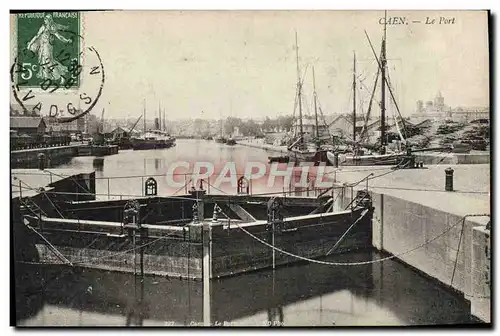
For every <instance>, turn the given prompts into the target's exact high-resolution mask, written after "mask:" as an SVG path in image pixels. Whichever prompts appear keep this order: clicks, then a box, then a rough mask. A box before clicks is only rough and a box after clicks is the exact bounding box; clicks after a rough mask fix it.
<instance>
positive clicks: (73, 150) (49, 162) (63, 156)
mask: <svg viewBox="0 0 500 336" xmlns="http://www.w3.org/2000/svg"><path fill="white" fill-rule="evenodd" d="M113 154H118V146H113V145H106V146H95V145H89V144H73V145H69V146H57V147H44V148H30V149H21V150H15V151H11V152H10V164H11V166H12V167H13V168H35V167H39V163H40V158H39V156H40V155H44V166H45V167H52V166H55V165H58V164H61V163H64V162H67V161H69V160H71V159H72V158H74V157H77V156H107V155H113Z"/></svg>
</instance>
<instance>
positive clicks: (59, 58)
mask: <svg viewBox="0 0 500 336" xmlns="http://www.w3.org/2000/svg"><path fill="white" fill-rule="evenodd" d="M16 20H17V27H16V29H17V31H16V33H17V41H16V42H17V58H18V65H19V68H20V69H19V71H18V72H17V78H16V80H17V84H18V85H19V87H21V88H39V87H41V86H43V85H44V82H45V85H47V84H48V83H49V82H50V83H52V82H54V83H59V84H60V85H64V86H65V87H66V88H68V89H69V88H77V87H79V85H80V73H79V72H78V71H71V68H72V67H73V68H74V67H76V66H78V65H79V64H80V63H81V62H80V49H81V46H80V44H81V43H80V42H81V39H79V38H77V36H78V35H79V34H80V13H79V12H38V13H18V14H17V15H16Z"/></svg>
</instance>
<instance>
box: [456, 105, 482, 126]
mask: <svg viewBox="0 0 500 336" xmlns="http://www.w3.org/2000/svg"><path fill="white" fill-rule="evenodd" d="M451 119H452V120H453V121H456V122H466V123H467V122H473V121H477V120H488V121H489V120H490V109H489V108H487V107H456V108H454V109H452V110H451Z"/></svg>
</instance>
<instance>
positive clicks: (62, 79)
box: [10, 12, 105, 123]
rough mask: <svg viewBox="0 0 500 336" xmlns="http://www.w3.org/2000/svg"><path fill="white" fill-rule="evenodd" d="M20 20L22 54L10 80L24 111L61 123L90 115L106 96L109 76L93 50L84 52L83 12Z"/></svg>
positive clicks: (19, 52) (31, 15) (28, 15)
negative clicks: (103, 92) (103, 96)
mask: <svg viewBox="0 0 500 336" xmlns="http://www.w3.org/2000/svg"><path fill="white" fill-rule="evenodd" d="M16 16H17V17H16V22H17V27H16V29H17V30H16V33H17V35H16V38H17V41H16V43H17V52H16V55H15V58H14V62H13V64H12V67H11V69H10V77H11V86H12V93H13V97H14V99H15V101H16V102H17V103H18V104H19V106H20V107H21V109H22V112H23V113H24V114H26V115H42V111H43V114H44V115H47V116H49V117H59V122H60V123H64V122H71V121H73V120H76V119H78V118H81V117H83V116H84V115H86V114H87V113H89V112H90V111H91V110H92V108H93V107H94V106H95V105H96V104H97V102H98V101H99V98H100V97H101V95H102V91H103V88H104V81H105V74H104V66H103V64H102V60H101V57H100V55H99V53H98V51H97V50H96V49H95V48H93V47H92V46H90V47H86V48H82V45H83V41H84V40H83V37H82V35H81V34H80V13H79V12H52V13H47V12H43V13H21V14H16ZM82 60H85V64H84V66H83V65H82ZM83 84H84V85H83ZM63 117H66V118H63Z"/></svg>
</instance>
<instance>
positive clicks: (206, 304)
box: [202, 221, 212, 327]
mask: <svg viewBox="0 0 500 336" xmlns="http://www.w3.org/2000/svg"><path fill="white" fill-rule="evenodd" d="M211 235H212V230H211V225H210V222H208V221H203V238H202V241H203V270H202V274H203V325H204V326H205V327H210V326H211V321H210V299H211V298H210V289H211V288H210V264H211V263H212V261H211V255H210V244H211V238H212V237H211Z"/></svg>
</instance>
